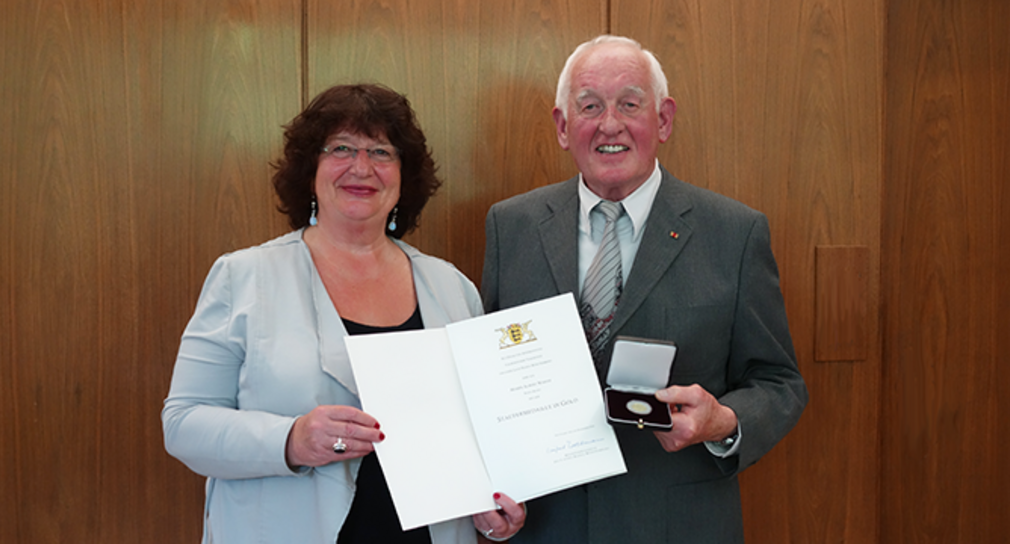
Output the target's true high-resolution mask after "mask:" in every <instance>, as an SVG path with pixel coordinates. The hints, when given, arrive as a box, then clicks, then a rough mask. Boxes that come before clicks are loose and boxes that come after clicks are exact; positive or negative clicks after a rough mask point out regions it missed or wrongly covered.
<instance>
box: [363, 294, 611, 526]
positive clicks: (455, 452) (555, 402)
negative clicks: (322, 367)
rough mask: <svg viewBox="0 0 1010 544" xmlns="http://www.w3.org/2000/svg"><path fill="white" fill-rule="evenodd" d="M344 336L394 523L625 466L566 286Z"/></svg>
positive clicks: (521, 495) (449, 514) (466, 510)
mask: <svg viewBox="0 0 1010 544" xmlns="http://www.w3.org/2000/svg"><path fill="white" fill-rule="evenodd" d="M346 341H347V351H348V353H349V354H350V358H351V366H352V367H353V368H354V377H355V381H356V382H357V385H358V392H359V394H360V396H361V402H362V408H363V409H364V411H366V412H368V413H369V414H371V415H373V416H374V417H375V418H376V419H378V420H379V422H380V423H381V424H382V430H383V432H384V433H385V434H386V439H385V440H384V441H383V442H381V443H379V444H376V445H375V451H376V453H377V454H378V456H379V462H380V464H381V465H382V470H383V472H384V473H385V476H386V481H387V483H388V484H389V490H390V494H391V495H392V497H393V504H394V505H395V506H396V512H397V514H398V515H399V517H400V523H401V525H402V526H403V528H404V530H406V529H412V528H415V527H420V526H422V525H428V524H432V523H436V522H439V521H445V520H447V519H452V518H458V517H461V516H467V515H470V514H475V513H478V512H484V511H487V510H492V509H494V508H495V503H494V501H493V499H492V495H493V494H494V492H496V491H501V492H503V493H505V494H507V495H508V496H510V497H512V498H513V499H514V500H516V501H527V500H530V499H533V498H536V497H539V496H542V495H547V494H549V493H553V492H555V491H560V490H562V489H567V488H569V487H573V486H576V485H579V484H583V483H586V482H591V481H594V480H599V479H602V478H606V477H608V476H614V475H617V474H622V473H624V472H626V468H625V466H624V458H623V456H622V455H621V451H620V447H619V446H618V443H617V438H616V437H615V436H614V432H613V430H612V429H611V427H610V425H609V424H607V419H606V414H605V411H604V407H603V395H602V393H601V391H600V385H599V382H598V380H597V378H596V372H595V370H594V368H593V363H592V358H591V357H590V355H589V348H588V347H587V345H586V340H585V336H584V334H583V332H582V325H581V323H580V321H579V315H578V311H577V310H576V308H575V301H574V299H573V298H572V295H571V294H564V295H558V296H556V297H552V298H549V299H545V300H541V301H538V302H533V303H530V304H526V305H523V306H517V307H515V308H510V309H508V310H502V311H499V312H495V313H493V314H488V315H485V316H481V317H476V318H473V319H468V320H466V321H460V322H456V323H453V324H450V325H449V326H447V327H446V328H444V329H425V330H418V331H407V332H395V333H385V334H371V335H357V336H352V337H348V338H347V339H346Z"/></svg>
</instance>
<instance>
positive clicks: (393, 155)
mask: <svg viewBox="0 0 1010 544" xmlns="http://www.w3.org/2000/svg"><path fill="white" fill-rule="evenodd" d="M340 147H346V148H347V151H346V153H349V155H347V156H346V157H338V156H337V155H336V154H335V153H336V152H337V150H338V148H340ZM362 149H364V151H365V154H366V155H368V159H369V160H370V161H372V162H373V163H376V164H392V163H394V162H396V161H397V160H399V159H400V150H399V149H397V148H396V147H394V146H391V145H390V146H376V147H366V148H361V147H354V146H353V145H350V144H347V143H343V142H339V143H334V144H331V145H327V146H324V147H323V148H322V149H321V150H320V151H322V153H324V154H325V155H327V156H329V157H333V158H334V159H337V160H339V161H346V160H348V159H350V160H354V159H356V158H358V151H361V150H362ZM380 152H386V153H387V155H386V156H388V157H389V158H388V159H385V158H383V155H376V153H380ZM341 153H344V151H341ZM376 157H380V158H379V159H376Z"/></svg>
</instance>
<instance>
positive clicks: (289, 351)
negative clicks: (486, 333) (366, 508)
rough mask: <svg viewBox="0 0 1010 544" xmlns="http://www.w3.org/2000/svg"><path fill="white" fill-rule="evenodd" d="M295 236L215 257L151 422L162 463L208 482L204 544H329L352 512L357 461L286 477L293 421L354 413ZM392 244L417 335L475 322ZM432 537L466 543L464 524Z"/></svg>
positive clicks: (416, 257)
mask: <svg viewBox="0 0 1010 544" xmlns="http://www.w3.org/2000/svg"><path fill="white" fill-rule="evenodd" d="M302 232H303V231H302V230H298V231H295V232H291V233H289V234H287V235H285V236H281V237H280V238H277V239H274V240H271V241H269V242H267V243H265V244H262V245H260V246H256V247H252V248H248V249H244V250H241V251H236V252H234V253H230V254H227V255H224V256H222V257H220V258H219V259H218V260H217V262H215V263H214V266H213V267H212V268H211V271H210V273H209V274H208V276H207V280H206V282H205V284H204V286H203V292H202V293H201V295H200V299H199V302H198V303H197V306H196V311H195V312H194V314H193V317H192V319H191V321H190V322H189V325H188V326H187V327H186V330H185V332H184V333H183V336H182V342H181V345H180V347H179V355H178V359H177V360H176V363H175V371H174V374H173V376H172V385H171V390H170V391H169V394H168V398H167V399H166V400H165V406H164V409H163V410H162V414H161V417H162V423H163V429H164V433H165V447H166V449H167V450H168V452H169V453H170V454H171V455H173V456H175V457H176V458H178V459H179V460H180V461H182V462H183V463H185V464H186V466H188V467H189V468H190V469H192V470H193V471H195V472H197V473H199V474H202V475H204V476H207V489H206V503H205V506H204V533H203V542H204V543H208V544H209V543H214V544H231V543H235V544H253V543H289V542H298V543H320V544H322V543H327V544H333V543H334V542H336V540H337V535H338V533H339V531H340V527H341V525H342V524H343V522H344V519H345V518H346V516H347V513H348V511H349V510H350V507H351V500H352V499H353V497H354V489H355V481H354V480H355V476H356V474H357V471H358V467H359V465H360V460H359V459H355V460H352V461H347V462H337V463H332V464H329V465H326V466H322V467H318V468H303V469H301V470H298V471H292V470H291V469H290V468H289V467H288V465H287V463H286V461H285V443H286V440H287V436H288V432H289V431H290V429H291V426H292V425H293V424H294V422H295V419H296V418H297V417H299V416H301V415H303V414H306V413H308V412H309V411H310V410H312V409H313V408H315V407H316V406H319V405H323V404H342V405H349V406H355V407H358V408H360V407H361V403H360V401H359V399H358V394H357V388H356V386H355V383H354V374H353V373H352V372H351V366H350V362H349V360H348V356H347V351H346V350H345V348H344V337H345V336H346V335H347V331H346V330H345V329H344V326H343V323H342V322H341V320H340V316H339V315H337V311H336V309H335V308H334V306H333V303H332V302H331V301H330V298H329V296H328V295H327V293H326V289H325V288H324V287H323V283H322V280H321V279H320V277H319V274H318V272H317V271H316V268H315V266H314V265H313V262H312V257H311V255H310V253H309V249H308V246H306V245H305V243H304V242H303V241H302ZM396 243H397V244H398V245H399V246H400V248H401V249H402V250H403V251H404V253H406V254H407V256H408V257H409V258H410V263H411V266H412V267H413V275H414V286H415V290H416V292H417V301H418V305H419V306H420V310H421V316H422V319H423V320H424V325H425V327H442V326H445V325H446V324H447V323H451V322H453V321H457V320H461V319H466V318H468V317H471V316H475V315H480V314H481V313H482V309H481V301H480V296H479V294H478V292H477V289H476V288H475V287H474V285H473V283H471V282H470V280H469V279H467V278H466V276H464V275H463V274H462V273H461V272H459V271H458V270H457V269H456V268H455V267H453V266H452V265H451V264H449V263H447V262H445V261H443V260H441V259H438V258H435V257H431V256H428V255H424V254H422V253H421V252H419V251H418V250H417V249H415V248H413V247H411V246H409V245H407V244H406V243H403V242H401V241H399V240H397V241H396ZM418 355H419V356H418V358H417V364H424V358H423V354H418ZM432 417H433V419H434V418H435V417H436V416H435V415H434V414H433V415H432ZM430 531H431V535H432V540H433V542H435V543H436V544H440V543H463V542H466V543H473V542H475V541H476V532H475V531H474V528H473V523H472V522H471V520H470V519H469V518H461V519H458V520H451V521H448V522H444V523H439V524H435V525H432V526H431V527H430Z"/></svg>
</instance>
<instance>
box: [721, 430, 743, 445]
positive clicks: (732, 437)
mask: <svg viewBox="0 0 1010 544" xmlns="http://www.w3.org/2000/svg"><path fill="white" fill-rule="evenodd" d="M738 438H740V433H739V432H738V431H733V434H731V435H729V436H727V437H726V438H723V439H722V440H720V441H719V442H716V443H717V444H719V445H720V446H722V447H724V448H726V449H729V448H732V447H733V444H736V441H737V439H738Z"/></svg>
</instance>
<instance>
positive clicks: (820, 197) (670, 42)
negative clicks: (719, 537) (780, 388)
mask: <svg viewBox="0 0 1010 544" xmlns="http://www.w3.org/2000/svg"><path fill="white" fill-rule="evenodd" d="M611 5H612V13H613V15H612V30H613V32H614V33H616V34H624V35H629V36H631V37H633V38H636V39H638V40H639V41H641V42H642V43H643V44H644V45H645V46H646V47H647V48H649V49H651V50H652V51H654V52H655V53H656V54H657V56H658V57H659V59H660V61H661V62H662V63H663V65H664V67H665V70H666V72H667V77H668V79H669V81H670V92H671V95H672V96H673V97H674V99H675V100H676V101H677V104H678V111H677V116H676V117H675V119H674V132H673V137H672V138H671V141H670V142H668V143H667V144H666V145H664V146H662V147H661V150H660V160H661V161H662V162H663V164H664V165H666V166H667V167H668V168H669V169H670V170H671V171H672V172H673V173H674V174H675V175H677V176H678V177H680V178H681V179H684V180H685V181H688V182H691V183H694V184H696V185H699V186H702V187H707V188H709V189H712V190H715V191H717V192H719V193H723V194H725V195H728V196H730V197H733V198H736V199H738V200H741V201H743V202H744V203H746V204H749V205H750V206H752V207H754V208H757V209H759V210H761V211H763V212H764V213H765V214H767V216H768V218H769V221H770V224H771V228H772V244H773V250H774V252H775V254H776V257H777V260H778V264H779V268H780V272H781V280H782V288H783V292H784V295H785V298H786V308H787V312H788V314H789V317H790V326H791V330H792V333H793V341H794V343H795V347H796V350H797V355H798V357H799V361H800V369H801V371H802V372H803V374H804V376H805V378H806V380H807V385H808V387H809V389H810V405H809V406H808V407H807V410H806V413H805V414H804V416H803V418H802V419H801V421H800V424H799V426H798V427H797V428H796V429H795V430H794V431H793V432H792V433H791V434H790V435H789V436H788V437H787V438H786V440H785V441H784V442H783V443H782V444H780V445H779V446H777V447H776V448H775V449H774V450H773V451H772V452H771V453H770V454H769V455H768V456H766V458H765V459H763V460H762V461H761V463H759V464H758V465H757V466H755V467H754V468H752V469H750V470H748V471H747V472H745V473H744V474H743V477H742V482H743V495H744V517H745V524H746V525H745V526H746V530H747V538H748V542H775V543H777V542H828V541H846V542H872V541H874V540H875V538H876V531H877V520H878V517H877V516H878V514H877V507H878V504H879V503H878V490H877V480H876V477H877V470H876V463H875V461H874V460H875V459H876V456H877V454H878V451H879V450H878V445H877V442H876V439H875V437H876V435H877V428H878V427H877V425H878V423H877V422H878V414H879V411H878V401H879V390H880V389H879V388H880V383H879V372H880V366H879V364H880V359H879V354H880V343H879V337H878V319H877V313H876V311H871V312H870V313H869V320H868V322H867V324H866V326H867V333H868V335H869V337H870V338H871V339H873V340H872V344H871V353H870V355H869V358H868V361H867V364H866V365H860V366H859V368H820V367H819V366H818V367H814V366H813V365H812V363H813V360H814V324H815V319H814V316H815V308H814V296H813V294H814V290H815V285H814V280H813V278H814V247H815V246H817V245H864V246H866V247H868V248H870V252H871V253H870V256H869V261H870V271H869V274H870V277H869V293H868V295H869V301H868V303H869V304H870V307H871V308H876V305H877V303H878V302H877V301H878V298H879V287H878V282H879V264H878V263H879V259H880V253H879V250H878V247H879V224H880V223H879V213H880V199H879V194H880V183H881V177H880V171H881V152H880V147H881V125H880V124H881V103H880V97H881V88H882V87H881V86H882V59H883V45H882V27H883V25H882V2H881V0H859V1H855V2H848V1H842V0H822V1H804V0H786V1H777V2H771V1H767V0H765V1H756V2H716V3H713V2H703V1H697V0H675V1H662V0H657V1H651V2H640V1H632V0H616V1H614V2H612V4H611ZM820 366H824V365H820ZM811 482H817V484H816V485H812V484H811Z"/></svg>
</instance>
